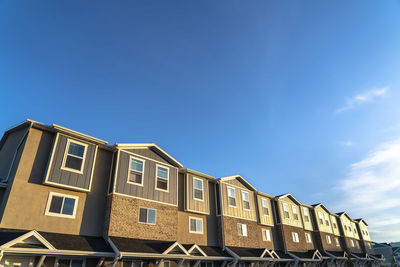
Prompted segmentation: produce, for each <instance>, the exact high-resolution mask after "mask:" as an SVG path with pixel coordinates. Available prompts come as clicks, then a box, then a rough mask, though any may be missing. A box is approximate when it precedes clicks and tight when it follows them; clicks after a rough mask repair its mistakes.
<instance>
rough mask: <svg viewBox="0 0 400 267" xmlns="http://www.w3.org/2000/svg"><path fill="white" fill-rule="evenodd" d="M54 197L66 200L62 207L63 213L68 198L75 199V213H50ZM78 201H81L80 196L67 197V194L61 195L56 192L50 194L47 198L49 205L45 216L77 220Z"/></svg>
mask: <svg viewBox="0 0 400 267" xmlns="http://www.w3.org/2000/svg"><path fill="white" fill-rule="evenodd" d="M53 196H57V197H63V198H64V199H63V203H62V205H61V211H62V209H63V207H64V201H65V198H66V197H67V198H73V199H75V205H74V211H73V213H72V215H67V214H62V213H55V212H50V205H51V200H52V199H53ZM78 201H79V197H78V196H72V195H66V194H61V193H56V192H49V196H48V198H47V204H46V209H45V213H44V214H45V215H47V216H55V217H62V218H70V219H75V216H76V209H77V207H78Z"/></svg>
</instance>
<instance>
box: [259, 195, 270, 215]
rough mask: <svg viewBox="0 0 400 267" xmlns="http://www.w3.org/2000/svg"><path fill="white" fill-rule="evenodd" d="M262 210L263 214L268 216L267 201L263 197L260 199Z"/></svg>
mask: <svg viewBox="0 0 400 267" xmlns="http://www.w3.org/2000/svg"><path fill="white" fill-rule="evenodd" d="M261 204H262V212H263V215H264V216H269V209H268V201H267V199H265V198H262V199H261Z"/></svg>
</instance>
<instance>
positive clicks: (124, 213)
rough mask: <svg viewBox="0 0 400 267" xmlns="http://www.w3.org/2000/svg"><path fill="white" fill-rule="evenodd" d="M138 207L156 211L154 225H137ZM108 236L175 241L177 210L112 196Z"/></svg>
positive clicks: (159, 204) (172, 207)
mask: <svg viewBox="0 0 400 267" xmlns="http://www.w3.org/2000/svg"><path fill="white" fill-rule="evenodd" d="M139 207H146V208H152V209H156V210H157V212H156V225H150V224H144V223H139ZM108 225H109V229H108V235H109V236H119V237H127V238H138V239H151V240H165V241H176V239H177V237H178V234H177V231H178V227H177V225H178V208H177V207H174V206H170V205H165V204H161V203H156V202H152V201H147V200H141V199H137V198H132V197H126V196H121V195H115V194H113V195H112V202H111V210H110V213H109V222H108Z"/></svg>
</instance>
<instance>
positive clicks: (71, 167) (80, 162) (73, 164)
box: [61, 139, 88, 173]
mask: <svg viewBox="0 0 400 267" xmlns="http://www.w3.org/2000/svg"><path fill="white" fill-rule="evenodd" d="M87 146H88V145H87V144H83V143H80V142H77V141H73V140H71V139H68V142H67V147H66V149H65V153H64V160H63V164H62V167H61V169H63V170H67V171H72V172H77V173H82V172H83V166H84V163H85V157H86V150H87Z"/></svg>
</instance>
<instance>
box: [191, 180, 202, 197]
mask: <svg viewBox="0 0 400 267" xmlns="http://www.w3.org/2000/svg"><path fill="white" fill-rule="evenodd" d="M195 180H197V181H201V196H202V198H197V197H195V196H196V195H195V193H194V192H195V190H200V189H198V188H195V187H194V184H195V183H194V181H195ZM192 187H193V199H194V200H198V201H204V180H203V179H200V178H197V177H193V186H192Z"/></svg>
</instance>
